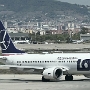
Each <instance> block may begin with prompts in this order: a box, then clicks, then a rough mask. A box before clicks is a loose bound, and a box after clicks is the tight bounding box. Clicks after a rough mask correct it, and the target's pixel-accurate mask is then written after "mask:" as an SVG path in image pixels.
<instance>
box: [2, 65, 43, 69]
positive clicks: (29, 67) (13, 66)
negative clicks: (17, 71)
mask: <svg viewBox="0 0 90 90" xmlns="http://www.w3.org/2000/svg"><path fill="white" fill-rule="evenodd" d="M3 67H4V68H5V67H6V68H23V69H25V68H28V69H43V67H39V66H38V67H37V66H18V65H0V68H3Z"/></svg>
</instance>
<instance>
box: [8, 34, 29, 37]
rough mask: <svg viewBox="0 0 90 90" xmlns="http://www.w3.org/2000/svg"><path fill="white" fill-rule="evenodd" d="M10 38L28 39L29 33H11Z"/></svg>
mask: <svg viewBox="0 0 90 90" xmlns="http://www.w3.org/2000/svg"><path fill="white" fill-rule="evenodd" d="M9 35H10V37H28V33H9Z"/></svg>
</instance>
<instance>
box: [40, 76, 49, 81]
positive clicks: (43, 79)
mask: <svg viewBox="0 0 90 90" xmlns="http://www.w3.org/2000/svg"><path fill="white" fill-rule="evenodd" d="M49 81H50V80H49V79H45V78H44V76H42V82H49Z"/></svg>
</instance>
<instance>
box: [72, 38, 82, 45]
mask: <svg viewBox="0 0 90 90" xmlns="http://www.w3.org/2000/svg"><path fill="white" fill-rule="evenodd" d="M83 42H84V40H83V39H81V40H72V43H74V44H79V43H83Z"/></svg>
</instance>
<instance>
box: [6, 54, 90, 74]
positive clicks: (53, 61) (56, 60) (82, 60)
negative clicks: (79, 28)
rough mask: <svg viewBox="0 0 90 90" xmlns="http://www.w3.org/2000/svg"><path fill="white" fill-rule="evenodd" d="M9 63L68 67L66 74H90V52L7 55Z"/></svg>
mask: <svg viewBox="0 0 90 90" xmlns="http://www.w3.org/2000/svg"><path fill="white" fill-rule="evenodd" d="M6 57H7V61H6V64H8V65H16V66H33V67H43V68H50V67H66V68H68V69H69V70H68V71H67V72H65V73H64V74H90V60H89V59H90V54H89V53H60V54H26V55H11V56H6Z"/></svg>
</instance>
